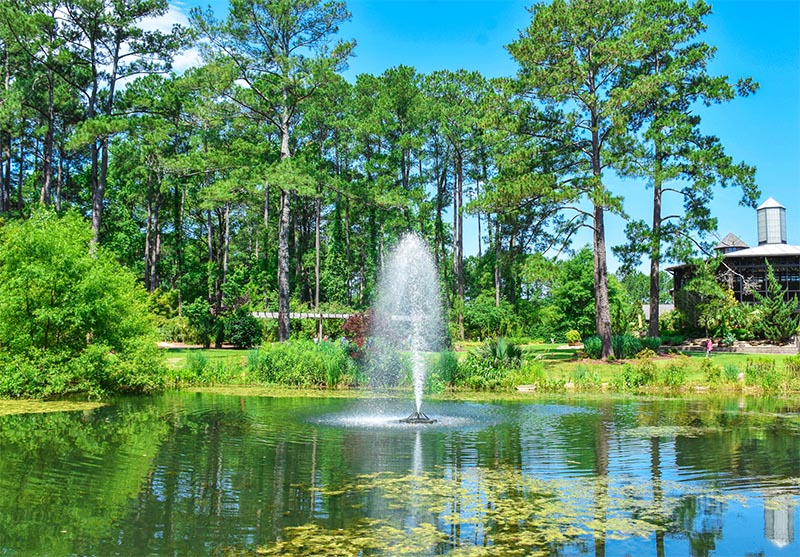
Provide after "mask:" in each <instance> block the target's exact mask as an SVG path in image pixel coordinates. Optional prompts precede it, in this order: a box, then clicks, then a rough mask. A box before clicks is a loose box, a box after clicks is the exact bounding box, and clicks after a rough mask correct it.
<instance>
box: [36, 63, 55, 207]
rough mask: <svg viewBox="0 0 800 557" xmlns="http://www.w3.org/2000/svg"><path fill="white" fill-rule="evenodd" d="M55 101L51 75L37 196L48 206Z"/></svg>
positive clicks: (48, 85)
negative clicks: (40, 182)
mask: <svg viewBox="0 0 800 557" xmlns="http://www.w3.org/2000/svg"><path fill="white" fill-rule="evenodd" d="M54 102H55V99H54V97H53V75H52V74H51V73H48V75H47V116H46V122H45V123H46V125H47V131H46V132H45V135H44V145H43V148H42V189H41V192H40V195H39V203H41V204H42V205H50V203H51V202H52V183H53V144H54V143H55V131H54V128H55V119H56V116H55V107H54Z"/></svg>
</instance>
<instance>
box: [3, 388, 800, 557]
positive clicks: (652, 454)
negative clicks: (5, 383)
mask: <svg viewBox="0 0 800 557" xmlns="http://www.w3.org/2000/svg"><path fill="white" fill-rule="evenodd" d="M136 404H139V405H142V406H143V407H145V408H147V410H148V412H149V414H148V415H149V417H148V418H147V419H145V418H137V416H138V414H136V413H133V412H131V411H129V410H127V409H125V408H123V407H117V408H108V409H105V410H102V411H97V412H96V413H95V414H87V415H84V416H83V417H82V419H77V417H76V416H74V415H69V414H66V413H65V414H60V415H54V416H49V417H36V416H26V417H15V418H8V417H0V471H2V474H0V516H8V517H9V520H11V521H13V524H14V525H17V524H19V525H20V526H19V528H20V529H21V530H23V531H25V532H31V533H34V534H35V535H34V534H32V535H31V537H30V539H28V540H26V541H24V542H22V541H20V542H19V544H21V545H16V546H15V545H14V544H13V543H10V542H9V541H8V540H9V539H14V534H13V533H12V534H9V533H8V532H9V531H8V530H3V529H2V528H4V526H2V525H0V554H31V555H34V554H46V553H48V551H42V549H47V547H46V546H45V545H43V544H45V543H46V542H47V540H50V537H48V536H47V535H42V534H43V533H44V532H46V530H47V529H48V528H51V525H50V524H49V523H47V522H46V521H43V519H42V518H41V517H46V516H59V517H64V519H63V524H62V523H59V524H57V525H55V526H53V528H57V529H58V530H56V531H54V532H53V536H54V537H53V539H57V540H61V541H63V535H59V534H58V531H60V530H67V531H70V532H74V533H75V535H74V536H73V537H71V538H69V539H70V540H75V541H74V542H70V544H72V545H69V547H66V546H62V545H58V546H57V550H56V549H53V550H51V551H49V553H50V554H65V553H72V554H113V553H117V554H141V553H142V552H146V553H148V554H152V555H172V554H186V555H193V554H207V552H208V548H218V547H221V545H220V544H224V543H227V544H236V545H239V546H242V545H243V544H244V545H248V544H250V545H251V546H255V545H258V544H270V543H273V544H274V543H275V542H274V540H275V539H278V538H280V539H287V537H289V538H290V537H291V535H290V534H291V528H292V527H295V526H304V525H308V524H310V523H313V524H315V525H317V527H319V528H321V530H320V534H321V538H320V540H322V541H320V543H323V541H324V539H327V538H325V535H329V534H331V533H334V534H335V533H337V532H338V533H340V534H336V535H345V534H347V533H348V532H351V533H353V534H354V535H355V534H359V535H361V534H363V532H359V531H357V530H353V528H354V525H357V524H359V522H358V520H359V519H370V520H383V521H388V522H389V523H391V524H393V525H396V526H399V527H401V529H402V528H406V529H407V530H410V529H411V528H418V527H420V528H422V527H425V526H426V525H435V526H436V528H437V529H438V531H440V532H446V533H448V536H451V537H450V538H449V539H450V542H449V543H468V542H469V543H473V541H470V540H475V539H477V538H479V539H481V540H483V539H484V537H486V540H488V543H493V542H494V541H497V539H498V538H496V536H497V535H498V534H497V532H496V531H495V532H493V531H492V529H491V528H492V521H495V520H496V519H497V518H498V517H492V518H491V520H489V519H488V518H487V517H488V516H489V515H488V514H487V513H489V512H490V511H491V508H492V505H495V504H502V502H503V501H506V502H508V501H511V502H512V507H511V508H512V509H513V508H516V507H518V508H523V509H525V508H527V507H526V506H525V505H526V504H532V503H531V501H529V500H526V499H525V495H524V494H525V493H526V492H527V491H526V490H531V493H530V494H532V495H533V496H535V497H545V498H544V499H542V500H541V501H542V504H545V505H546V504H547V496H546V494H547V493H550V494H552V496H553V497H556V499H557V500H558V502H559V505H561V506H560V507H558V506H557V507H555V508H556V509H558V508H561V509H562V511H561V512H567V511H566V510H563V509H567V508H569V507H570V506H572V507H574V508H576V509H577V511H576V512H577V513H578V515H576V516H574V517H570V518H571V520H572V519H574V520H573V522H574V523H575V524H577V525H581V527H582V528H584V534H583V535H581V536H580V537H578V538H577V539H576V540H573V541H571V542H569V543H567V544H565V545H562V546H559V547H558V548H557V552H556V553H557V554H560V555H584V554H594V534H593V533H592V529H591V528H590V527H587V525H589V524H593V522H592V521H594V520H599V521H600V522H599V523H600V524H606V527H605V530H606V536H607V539H606V542H605V554H606V555H609V556H610V555H628V554H630V555H637V556H638V555H658V554H659V553H660V552H661V551H662V550H661V549H657V548H658V547H661V546H662V545H663V548H664V549H663V554H664V555H672V556H674V555H690V554H696V555H705V554H707V555H723V556H724V555H744V554H746V553H750V554H763V555H765V556H772V555H775V556H778V557H781V556H784V555H786V556H788V555H792V556H795V555H800V542H798V540H797V539H796V532H797V531H798V528H800V524H798V519H799V517H800V513H799V512H797V511H796V508H797V506H798V502H800V497H799V495H798V494H799V493H800V488H799V487H798V485H797V484H798V480H797V478H800V458H798V456H799V455H800V435H799V432H798V427H797V424H796V423H795V421H794V420H796V411H797V408H794V407H791V405H789V407H779V408H767V410H768V411H764V412H760V411H758V409H756V410H755V411H754V409H753V408H748V407H747V405H745V406H744V407H742V408H740V407H739V405H740V404H741V402H739V403H738V404H737V403H736V401H734V402H733V403H730V404H722V405H721V406H720V407H714V406H713V404H714V403H713V402H696V401H695V402H692V403H682V402H680V401H641V400H639V401H624V400H623V401H600V400H594V401H593V400H580V399H577V400H573V399H567V398H564V399H551V400H547V401H544V400H542V401H540V400H538V399H532V401H531V402H530V403H528V402H520V401H514V402H498V403H491V402H432V401H430V402H429V401H426V402H425V403H424V405H423V411H424V412H425V413H427V414H428V415H429V416H430V417H431V418H434V419H436V420H438V421H437V422H436V423H435V424H430V425H408V424H401V423H399V420H400V419H401V418H405V417H407V416H408V415H409V413H410V412H412V411H413V409H414V403H413V402H412V401H410V400H398V399H384V400H379V401H375V400H372V401H368V400H356V399H346V398H339V399H335V398H318V399H303V398H285V399H284V398H267V397H264V398H248V397H234V396H207V395H195V394H188V393H187V394H181V393H176V394H171V395H169V396H165V397H164V398H163V399H159V398H157V397H156V398H154V399H151V400H149V401H138V402H137V403H136ZM159 404H161V405H163V406H162V407H159ZM148 405H150V407H148ZM137 420H138V421H137ZM148 420H149V421H148ZM62 422H63V423H62ZM132 424H133V425H132ZM48 431H49V432H57V435H56V437H57V438H50V440H49V441H47V442H45V444H44V445H41V443H42V442H43V441H42V440H45V439H48V435H47V434H45V433H43V432H48ZM58 432H60V433H58ZM37 443H38V444H37ZM50 445H52V447H51V446H50ZM56 449H57V450H56ZM119 479H124V480H125V482H126V486H127V487H124V488H123V487H121V486H120V484H119ZM384 480H385V481H386V482H387V483H386V484H385V485H383V484H381V482H382V481H384ZM371 481H374V482H376V485H377V486H379V487H377V488H374V489H369V490H367V489H361V488H359V486H360V485H362V484H363V483H364V482H371ZM397 482H400V483H399V484H397ZM398 485H399V487H398ZM392 486H394V489H399V491H396V492H395V494H394V495H391V493H392V492H391V489H392ZM434 487H435V488H436V490H434V491H433V492H431V491H430V490H431V489H432V488H434ZM137 490H138V492H137ZM328 490H332V492H337V491H340V493H339V494H336V495H334V494H332V492H329V491H328ZM503 490H509V491H508V492H507V493H506V492H504V491H503ZM406 491H407V492H406ZM117 492H119V493H117ZM32 493H47V494H48V497H46V498H45V497H32V496H31V494H32ZM78 494H80V495H78ZM114 494H116V495H114ZM543 494H544V495H543ZM393 497H394V498H393ZM492 497H494V498H495V499H492V501H491V504H490V501H489V499H491V498H492ZM515 497H517V498H519V497H522V498H521V499H514V498H515ZM23 499H24V500H26V501H29V503H28V504H27V505H26V506H24V507H22V508H20V507H19V505H17V503H16V502H17V501H19V500H23ZM451 499H452V500H451ZM93 502H100V503H102V504H100V503H98V504H100V507H99V510H97V509H95V510H94V511H93V510H92V508H93V507H92V504H93ZM112 502H113V503H112ZM442 502H444V503H446V504H445V507H446V508H445V509H444V510H441V509H440V510H433V506H435V505H436V504H442ZM517 503H518V504H517ZM533 503H536V504H533V505H532V506H531V507H530V509H532V511H531V512H536V509H537V508H539V507H537V505H538V502H536V501H533ZM448 505H449V506H448ZM111 506H113V507H115V508H114V510H113V512H112V513H111V514H113V517H114V518H113V524H111V523H110V522H108V521H107V522H105V523H103V522H102V521H100V522H98V521H97V520H95V519H94V518H92V516H94V515H92V513H93V512H94V513H95V515H102V516H108V515H109V511H108V509H107V507H111ZM658 509H660V510H658ZM656 510H658V512H661V513H666V514H665V515H664V516H667V517H668V518H669V523H668V524H667V526H666V529H665V532H664V534H663V536H657V535H656V534H655V531H654V527H653V518H652V515H653V513H654V512H656ZM601 511H602V512H601ZM658 512H656V516H660V515H658ZM87 513H88V514H87ZM594 513H600V514H598V515H597V516H595V514H594ZM557 514H558V512H554V514H553V519H554V520H555V519H557V518H558V517H557ZM548 516H549V515H548ZM448 517H450V518H448ZM453 517H455V518H453ZM461 519H463V523H461V524H459V525H458V527H457V528H456V527H455V526H454V525H453V523H452V520H461ZM634 519H635V520H641V521H643V522H642V524H645V525H646V526H644V527H641V525H639V526H637V524H638V523H636V522H635V520H634ZM71 520H74V521H75V522H74V523H73V522H70V521H71ZM632 520H634V522H631V521H632ZM37 521H41V522H37ZM614 521H622V522H614ZM625 521H628V522H625ZM648 521H650V522H648ZM3 524H5V523H3ZM8 524H12V522H10V523H8ZM90 524H91V525H94V527H95V529H96V531H87V530H86V529H87V525H90ZM198 525H200V526H198ZM540 527H543V526H541V525H539V526H536V525H531V526H530V528H529V529H528V532H529V533H531V532H536V531H537V529H540ZM287 528H288V530H287ZM620 529H621V530H620ZM617 530H620V531H621V532H623V533H624V534H620V535H614V532H615V531H617ZM456 532H457V534H456ZM98 536H99V537H98ZM493 536H495V537H494V538H493ZM334 537H335V536H334ZM61 541H59V542H57V543H61ZM53 543H56V542H53ZM26 544H27V545H26ZM141 544H143V545H141ZM53 547H55V546H53ZM268 547H272V546H269V545H268ZM276 547H277V546H276ZM447 547H449V546H447ZM65 548H66V549H65ZM51 549H52V547H51ZM286 554H293V553H292V552H291V551H288V552H287V553H286ZM421 554H423V555H425V554H432V553H426V552H425V551H423V552H422V553H421ZM445 554H446V551H445Z"/></svg>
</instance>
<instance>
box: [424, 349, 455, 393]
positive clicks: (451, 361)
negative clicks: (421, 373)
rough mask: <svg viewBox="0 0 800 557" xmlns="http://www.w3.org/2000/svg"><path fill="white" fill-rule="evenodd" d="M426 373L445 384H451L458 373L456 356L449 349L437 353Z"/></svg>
mask: <svg viewBox="0 0 800 557" xmlns="http://www.w3.org/2000/svg"><path fill="white" fill-rule="evenodd" d="M428 375H429V376H430V377H435V378H437V379H438V380H439V381H441V382H442V383H443V384H445V385H452V384H453V383H454V381H455V378H456V376H457V375H458V356H456V354H455V352H451V351H449V350H448V351H445V352H441V353H439V355H438V357H437V358H436V359H435V360H434V361H433V362H432V363H431V366H430V368H429V369H428Z"/></svg>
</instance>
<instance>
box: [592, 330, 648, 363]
mask: <svg viewBox="0 0 800 557" xmlns="http://www.w3.org/2000/svg"><path fill="white" fill-rule="evenodd" d="M611 345H612V347H613V349H614V357H615V358H616V359H618V360H630V359H631V358H634V357H636V355H637V354H638V353H639V352H641V351H642V346H643V344H642V341H641V339H639V338H638V337H635V336H632V335H615V336H613V337H611ZM583 352H584V354H585V355H586V357H587V358H590V359H592V360H597V359H599V358H600V355H601V354H602V352H603V343H602V341H601V340H600V337H598V336H591V337H588V338H586V339H584V341H583Z"/></svg>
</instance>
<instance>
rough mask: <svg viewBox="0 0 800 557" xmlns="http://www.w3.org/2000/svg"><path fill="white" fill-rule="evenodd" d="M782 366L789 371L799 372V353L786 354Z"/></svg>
mask: <svg viewBox="0 0 800 557" xmlns="http://www.w3.org/2000/svg"><path fill="white" fill-rule="evenodd" d="M783 367H784V369H786V371H787V372H789V373H795V374H800V354H798V355H797V356H787V357H786V359H785V360H783Z"/></svg>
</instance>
